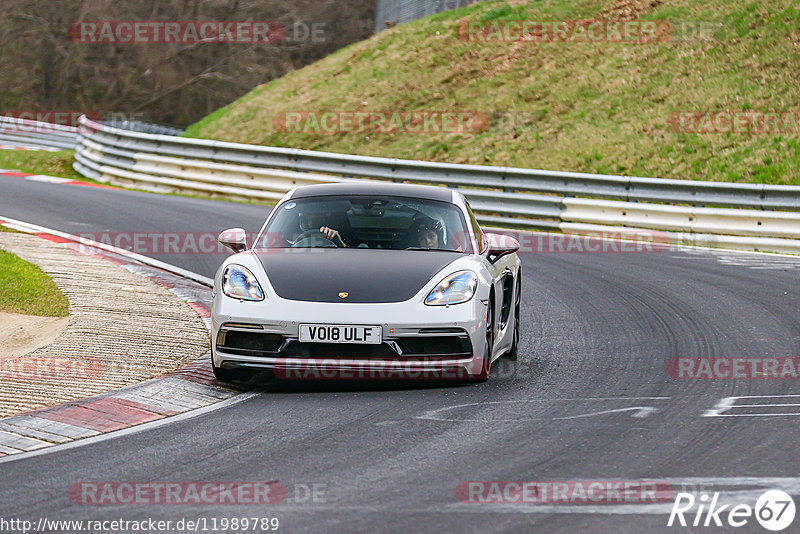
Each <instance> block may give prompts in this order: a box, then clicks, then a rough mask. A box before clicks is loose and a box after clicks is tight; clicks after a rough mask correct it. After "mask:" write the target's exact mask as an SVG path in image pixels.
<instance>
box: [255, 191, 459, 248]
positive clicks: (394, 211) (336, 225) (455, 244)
mask: <svg viewBox="0 0 800 534" xmlns="http://www.w3.org/2000/svg"><path fill="white" fill-rule="evenodd" d="M276 209H277V210H278V211H277V213H275V214H274V215H273V217H272V218H271V219H270V221H269V223H268V224H267V225H266V226H265V227H264V228H263V229H262V230H261V232H260V233H259V234H258V236H257V237H256V240H255V243H254V247H255V248H319V247H325V248H327V247H340V248H344V247H347V248H369V249H391V250H406V249H410V250H446V251H452V252H467V253H470V252H472V245H471V244H470V238H469V232H468V230H467V225H466V221H465V220H464V216H463V214H462V213H461V210H460V209H458V207H456V206H455V205H453V204H450V203H447V202H440V201H435V200H423V199H417V198H405V197H388V196H326V197H309V198H301V199H297V200H291V201H288V202H285V203H283V204H281V205H280V206H277V207H276ZM321 229H322V230H321Z"/></svg>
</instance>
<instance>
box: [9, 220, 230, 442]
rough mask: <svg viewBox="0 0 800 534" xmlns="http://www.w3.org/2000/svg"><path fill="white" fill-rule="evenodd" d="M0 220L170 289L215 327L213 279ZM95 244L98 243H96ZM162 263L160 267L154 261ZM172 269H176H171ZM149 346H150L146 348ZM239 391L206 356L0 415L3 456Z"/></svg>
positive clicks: (172, 412)
mask: <svg viewBox="0 0 800 534" xmlns="http://www.w3.org/2000/svg"><path fill="white" fill-rule="evenodd" d="M0 224H2V225H4V226H8V227H9V228H12V229H15V230H19V231H23V232H27V233H32V234H35V235H37V236H38V237H41V238H43V239H47V240H49V241H53V242H56V243H59V244H62V245H63V246H64V247H67V248H69V249H71V250H72V251H74V252H76V253H78V254H87V255H91V256H94V257H100V258H103V259H106V260H108V261H112V262H114V263H116V264H118V265H120V266H122V267H123V268H125V269H128V270H130V271H132V272H134V273H136V274H139V275H141V276H144V277H147V278H149V279H150V280H151V281H153V282H154V283H156V284H158V285H160V286H162V287H165V288H167V289H169V290H170V291H171V292H172V293H174V294H175V295H176V296H178V297H179V298H181V299H182V300H184V301H186V302H187V304H188V305H189V306H190V307H191V308H192V309H193V310H194V311H195V312H196V313H197V314H198V315H199V316H200V318H201V319H202V321H203V323H204V324H205V325H206V327H207V328H208V329H209V330H210V329H211V291H210V289H209V283H210V282H211V281H210V280H209V279H207V278H204V277H201V276H199V275H196V274H194V273H191V274H194V277H193V278H194V280H190V279H187V278H186V277H185V275H184V274H185V272H186V271H183V270H182V269H178V268H171V269H169V270H165V268H168V267H171V266H168V265H167V264H163V263H162V262H157V261H155V260H150V263H151V264H150V265H146V264H143V263H141V262H140V261H138V258H137V257H138V256H139V255H137V254H133V253H130V252H128V251H124V250H121V249H116V250H109V249H114V247H109V246H107V245H103V244H100V243H94V242H91V241H88V240H86V239H82V238H79V237H78V236H72V235H70V234H66V233H63V232H58V231H56V230H51V229H47V228H43V227H40V226H36V225H31V224H28V223H24V222H22V221H17V220H13V219H8V218H6V217H2V216H0ZM93 243H94V244H96V245H97V246H93ZM155 264H158V265H155ZM170 271H172V272H170ZM143 350H146V347H143ZM240 393H241V391H240V390H238V389H236V388H234V387H232V386H230V385H227V384H223V383H221V382H218V381H217V380H216V379H215V378H214V374H213V372H212V371H211V364H210V357H209V355H208V354H206V355H204V356H203V357H201V358H199V359H198V360H196V361H194V362H192V363H190V364H187V365H185V366H184V367H181V368H180V369H177V370H175V371H173V372H171V373H168V374H166V375H164V376H162V377H158V378H153V379H150V380H147V381H145V382H142V383H140V384H136V385H133V386H128V387H125V388H123V389H120V390H117V391H113V392H109V393H104V394H101V395H96V396H93V397H89V398H86V399H81V400H77V401H73V402H69V403H66V404H63V405H58V406H52V407H48V408H42V409H38V410H33V411H30V412H26V413H24V414H21V415H16V416H12V417H8V418H5V419H0V456H7V455H14V454H20V453H24V452H29V451H36V450H39V449H43V448H46V447H49V446H52V445H58V444H65V443H68V442H72V441H74V440H79V439H84V438H91V437H94V436H99V435H101V434H103V433H107V432H113V431H119V430H122V429H128V428H131V427H134V426H136V425H141V424H143V423H148V422H151V421H156V420H159V419H165V418H168V417H171V416H175V415H178V414H186V413H188V412H191V411H194V410H198V409H200V408H204V407H209V406H211V405H214V404H216V403H219V402H220V401H225V400H227V399H232V398H233V397H236V396H237V395H239V394H240Z"/></svg>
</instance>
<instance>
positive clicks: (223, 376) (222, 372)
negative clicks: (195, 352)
mask: <svg viewBox="0 0 800 534" xmlns="http://www.w3.org/2000/svg"><path fill="white" fill-rule="evenodd" d="M211 371H213V373H214V376H215V377H216V378H217V380H219V381H220V382H228V383H231V382H239V383H241V382H249V381H250V379H252V378H253V376H252V374H251V373H249V372H247V371H239V370H232V369H223V368H221V367H217V366H216V365H214V358H213V357H212V358H211Z"/></svg>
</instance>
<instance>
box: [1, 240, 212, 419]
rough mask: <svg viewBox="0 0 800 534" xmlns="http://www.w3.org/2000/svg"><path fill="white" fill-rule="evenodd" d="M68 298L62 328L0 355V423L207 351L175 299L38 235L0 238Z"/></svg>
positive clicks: (192, 317) (192, 319)
mask: <svg viewBox="0 0 800 534" xmlns="http://www.w3.org/2000/svg"><path fill="white" fill-rule="evenodd" d="M0 247H1V248H3V249H4V250H7V251H8V252H11V253H13V254H16V255H17V256H19V257H20V258H22V259H24V260H26V261H29V262H31V263H33V264H35V265H38V266H39V267H40V268H41V269H42V270H43V271H44V272H45V273H47V274H48V275H49V276H50V277H52V279H53V281H54V282H55V284H56V285H57V286H58V287H59V288H60V289H61V291H63V292H64V294H65V295H66V296H67V298H68V299H69V303H70V305H69V325H68V326H67V328H66V330H65V331H64V332H63V333H62V334H61V335H60V336H59V337H58V338H57V339H56V340H55V341H53V342H52V343H50V344H48V345H46V346H44V347H41V348H39V349H36V350H34V351H33V352H31V353H29V354H27V355H25V356H22V357H2V356H0V417H7V416H9V415H14V414H19V413H22V412H27V411H29V410H33V409H36V408H41V407H45V406H51V405H54V404H60V403H65V402H69V401H73V400H76V399H81V398H84V397H87V396H90V395H96V394H98V393H104V392H108V391H111V390H115V389H118V388H121V387H124V386H128V385H131V384H134V383H137V382H141V381H143V380H146V379H148V378H152V377H155V376H159V375H162V374H164V373H167V372H169V371H172V370H174V369H176V368H177V367H180V366H181V365H184V364H186V363H188V362H192V361H194V360H196V359H197V358H199V357H200V356H202V355H203V354H205V353H207V352H208V347H209V337H208V330H207V328H206V326H205V325H204V323H203V321H202V320H201V318H200V317H199V316H198V315H197V313H196V312H195V311H194V310H193V309H192V308H190V307H189V305H188V304H187V303H186V302H184V301H183V300H181V299H180V298H179V297H178V296H176V295H175V294H173V293H171V292H170V291H169V290H167V289H166V288H163V287H160V286H159V285H157V284H155V283H154V282H153V281H151V280H148V279H147V278H144V277H143V276H140V275H138V274H135V273H133V272H131V271H130V270H128V269H125V268H124V267H122V266H120V265H117V264H115V263H112V262H110V261H108V260H106V259H102V258H100V257H96V256H93V255H92V254H89V253H86V254H82V253H79V252H76V251H74V250H71V249H69V248H67V247H64V246H62V245H59V244H57V243H54V242H51V241H48V240H46V239H41V238H40V237H37V236H33V235H26V234H17V233H0Z"/></svg>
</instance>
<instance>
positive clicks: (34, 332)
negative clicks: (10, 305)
mask: <svg viewBox="0 0 800 534" xmlns="http://www.w3.org/2000/svg"><path fill="white" fill-rule="evenodd" d="M68 324H69V317H36V316H33V315H20V314H16V313H6V312H0V356H2V357H14V356H24V355H25V354H28V353H29V352H33V351H34V350H36V349H38V348H40V347H44V346H45V345H49V344H50V343H52V342H53V341H55V340H56V338H58V336H59V335H61V333H62V332H63V331H64V330H65V329H66V328H67V325H68Z"/></svg>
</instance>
